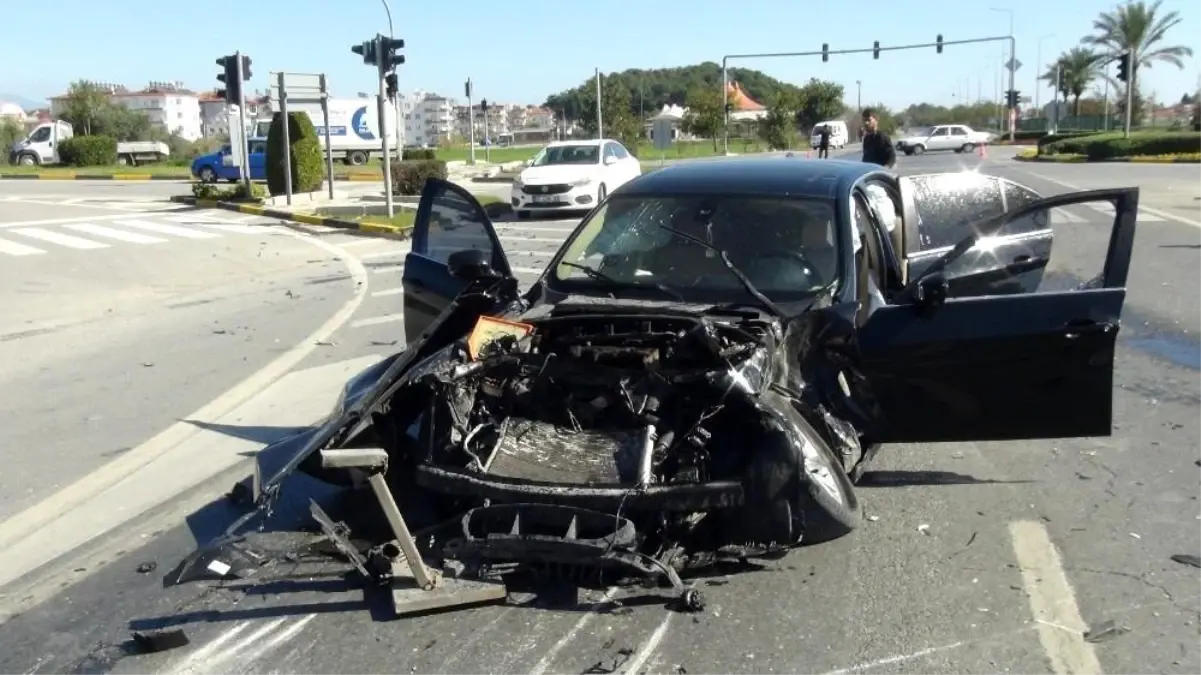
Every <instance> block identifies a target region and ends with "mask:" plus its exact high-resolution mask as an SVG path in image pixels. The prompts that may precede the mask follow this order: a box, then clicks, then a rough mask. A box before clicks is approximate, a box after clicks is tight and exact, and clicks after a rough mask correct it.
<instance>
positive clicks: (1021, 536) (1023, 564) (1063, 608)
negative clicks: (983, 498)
mask: <svg viewBox="0 0 1201 675" xmlns="http://www.w3.org/2000/svg"><path fill="white" fill-rule="evenodd" d="M1009 534H1010V537H1011V538H1012V539H1013V551H1014V553H1015V554H1016V555H1017V559H1018V568H1019V569H1020V570H1021V573H1022V586H1023V587H1024V588H1025V591H1026V596H1027V597H1028V598H1029V599H1030V609H1031V611H1032V612H1033V613H1034V619H1035V621H1036V622H1037V630H1038V639H1039V641H1040V642H1041V643H1042V645H1043V651H1045V652H1046V654H1047V658H1048V659H1050V661H1051V671H1052V672H1053V673H1055V674H1056V675H1069V674H1076V673H1080V674H1083V673H1090V674H1091V673H1097V674H1099V673H1101V664H1100V662H1099V661H1097V654H1096V652H1095V651H1093V646H1092V645H1091V644H1090V643H1088V642H1086V641H1085V640H1084V633H1085V631H1087V630H1088V626H1087V624H1085V623H1084V619H1083V618H1082V617H1081V616H1080V608H1079V607H1078V606H1077V605H1076V594H1075V592H1074V591H1073V590H1072V586H1071V584H1070V583H1068V578H1067V574H1066V573H1065V572H1064V571H1063V564H1062V562H1061V561H1060V558H1059V552H1058V551H1057V550H1056V549H1055V544H1054V543H1053V542H1052V541H1051V535H1050V534H1049V533H1048V532H1047V529H1046V528H1045V527H1043V524H1042V523H1039V522H1035V521H1030V520H1022V521H1017V522H1013V523H1010V524H1009Z"/></svg>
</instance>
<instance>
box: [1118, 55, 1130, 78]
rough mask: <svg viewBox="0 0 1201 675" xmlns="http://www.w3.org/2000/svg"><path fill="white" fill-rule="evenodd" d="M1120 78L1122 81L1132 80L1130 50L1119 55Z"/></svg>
mask: <svg viewBox="0 0 1201 675" xmlns="http://www.w3.org/2000/svg"><path fill="white" fill-rule="evenodd" d="M1118 79H1119V80H1121V81H1122V82H1129V81H1130V52H1125V53H1123V54H1122V55H1121V56H1119V57H1118Z"/></svg>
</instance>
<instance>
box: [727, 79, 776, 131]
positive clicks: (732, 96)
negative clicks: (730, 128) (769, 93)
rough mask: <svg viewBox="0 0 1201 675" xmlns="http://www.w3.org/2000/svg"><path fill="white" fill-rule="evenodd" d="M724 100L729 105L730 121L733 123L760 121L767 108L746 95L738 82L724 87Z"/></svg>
mask: <svg viewBox="0 0 1201 675" xmlns="http://www.w3.org/2000/svg"><path fill="white" fill-rule="evenodd" d="M726 98H727V100H728V101H729V103H730V108H731V110H730V119H731V120H732V121H735V122H742V121H751V120H758V119H762V118H763V116H764V115H766V114H767V108H766V107H764V106H763V104H762V103H760V102H758V101H756V100H755V99H753V98H751V97H750V96H748V95H747V93H746V92H745V91H743V89H742V85H740V84H738V82H730V83H729V84H727V85H726Z"/></svg>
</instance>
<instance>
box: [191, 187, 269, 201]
mask: <svg viewBox="0 0 1201 675" xmlns="http://www.w3.org/2000/svg"><path fill="white" fill-rule="evenodd" d="M192 196H193V197H195V198H196V199H211V200H213V201H218V202H261V201H262V200H263V198H265V197H266V196H267V189H266V188H264V187H263V184H262V183H251V184H250V194H247V193H246V186H245V185H244V184H242V183H238V184H236V185H232V186H230V187H218V186H216V185H213V184H212V183H192Z"/></svg>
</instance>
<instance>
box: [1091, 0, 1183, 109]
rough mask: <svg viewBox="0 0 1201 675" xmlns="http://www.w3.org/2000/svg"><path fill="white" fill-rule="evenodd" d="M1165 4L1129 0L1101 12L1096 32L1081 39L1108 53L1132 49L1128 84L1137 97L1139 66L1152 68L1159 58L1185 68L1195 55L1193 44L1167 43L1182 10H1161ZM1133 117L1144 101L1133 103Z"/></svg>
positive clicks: (1157, 0) (1097, 20) (1112, 54)
mask: <svg viewBox="0 0 1201 675" xmlns="http://www.w3.org/2000/svg"><path fill="white" fill-rule="evenodd" d="M1162 5H1163V0H1154V2H1151V3H1147V2H1145V1H1144V0H1129V1H1128V2H1126V4H1124V5H1119V6H1118V8H1117V9H1115V10H1113V11H1109V12H1102V13H1101V15H1100V16H1098V17H1097V18H1096V19H1094V20H1093V34H1092V35H1089V36H1086V37H1085V38H1084V39H1083V40H1081V42H1082V43H1083V44H1085V45H1088V46H1090V47H1096V48H1098V49H1099V50H1100V51H1101V52H1102V53H1103V54H1105V55H1106V57H1110V56H1116V55H1118V54H1119V53H1121V52H1124V51H1126V50H1131V51H1132V53H1133V56H1134V58H1133V62H1134V63H1133V65H1134V68H1133V69H1132V70H1131V72H1130V81H1129V82H1128V83H1126V86H1129V87H1130V88H1131V90H1132V91H1133V92H1134V94H1135V96H1134V98H1136V99H1137V98H1139V97H1138V96H1137V94H1138V70H1139V68H1150V67H1151V66H1152V65H1153V64H1155V63H1157V62H1159V63H1168V64H1171V65H1174V66H1176V67H1177V68H1184V61H1183V59H1184V57H1186V56H1192V55H1193V50H1192V48H1191V47H1186V46H1184V45H1174V46H1164V44H1163V43H1164V40H1165V38H1166V36H1167V33H1168V31H1170V30H1171V29H1173V28H1175V27H1176V26H1177V25H1179V24H1180V22H1181V21H1182V19H1181V18H1180V13H1179V12H1176V11H1167V12H1164V11H1161V9H1160V8H1161V6H1162ZM1114 85H1115V86H1116V87H1117V88H1119V89H1121V88H1122V85H1121V84H1119V83H1117V82H1114ZM1125 99H1126V96H1125V94H1122V96H1121V100H1122V101H1123V102H1124V101H1125ZM1131 119H1132V121H1133V122H1135V123H1137V122H1138V121H1140V119H1141V105H1138V106H1134V107H1133V110H1132V111H1131Z"/></svg>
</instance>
